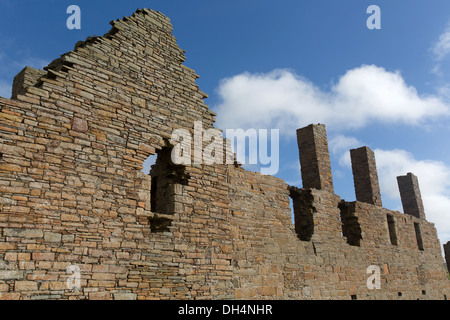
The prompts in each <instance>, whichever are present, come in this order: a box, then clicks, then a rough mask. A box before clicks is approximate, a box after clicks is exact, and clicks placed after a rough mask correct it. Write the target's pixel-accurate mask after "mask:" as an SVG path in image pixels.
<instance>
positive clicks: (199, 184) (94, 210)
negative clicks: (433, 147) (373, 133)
mask: <svg viewBox="0 0 450 320" xmlns="http://www.w3.org/2000/svg"><path fill="white" fill-rule="evenodd" d="M111 24H112V29H111V31H109V32H108V33H107V34H105V35H104V36H102V37H92V38H89V39H88V40H87V41H86V42H82V43H77V45H76V48H75V50H74V51H71V52H69V53H66V54H64V55H62V56H61V57H60V58H58V59H56V60H54V61H53V62H52V63H50V64H49V65H48V66H47V67H46V68H44V69H45V70H36V69H33V68H29V67H26V68H25V69H24V70H22V71H21V72H20V73H19V74H18V75H17V76H16V77H15V79H14V85H13V86H14V87H13V92H12V98H11V99H5V98H0V142H1V144H0V299H14V300H17V299H121V300H123V299H447V297H449V296H450V281H449V280H448V279H447V275H446V270H445V268H444V266H443V258H442V255H441V248H440V243H439V240H438V237H437V233H436V229H435V227H434V225H433V224H432V223H430V222H428V221H427V220H426V219H425V215H424V210H423V205H422V201H421V198H420V191H419V188H418V182H417V178H416V177H415V176H414V175H413V174H407V175H406V176H402V177H399V178H398V182H399V187H400V192H401V197H402V202H403V205H404V210H405V214H402V213H400V212H396V211H391V210H387V209H385V208H383V207H382V204H381V197H380V190H379V185H378V178H377V171H376V164H375V157H374V153H373V152H372V151H371V150H370V149H369V148H367V147H363V148H360V149H355V150H352V151H351V158H352V164H353V173H354V183H355V188H356V198H357V201H355V202H346V201H344V200H341V199H340V197H339V196H337V195H336V194H334V189H333V180H332V176H331V169H330V160H329V154H328V145H327V139H326V132H325V126H323V125H310V126H308V127H306V128H303V129H299V130H298V132H297V136H298V144H299V150H300V161H301V173H302V180H303V188H302V189H298V188H295V187H291V186H289V185H287V184H286V183H285V182H284V181H283V180H281V179H278V178H276V177H273V176H264V175H261V174H259V173H255V172H249V171H246V170H244V169H243V168H241V167H240V166H239V165H238V164H231V165H226V164H223V165H207V164H199V165H188V166H182V165H175V164H173V163H172V162H171V161H170V153H171V148H172V147H173V144H172V143H171V133H172V132H173V130H174V129H179V128H183V129H187V130H190V131H191V132H193V130H194V122H195V121H202V123H203V127H204V129H205V130H206V129H208V128H212V127H213V124H214V121H215V114H214V113H213V112H212V111H210V110H209V109H208V107H207V106H206V105H205V103H204V101H203V99H204V98H205V97H206V96H207V95H206V94H205V93H203V92H202V91H200V90H199V88H198V86H197V85H196V83H195V80H196V79H197V78H198V76H197V75H196V74H195V72H194V71H193V70H191V69H189V68H187V67H186V66H184V65H183V62H184V61H185V57H184V51H183V50H181V49H180V48H179V47H178V46H177V44H176V39H175V38H174V37H173V35H172V33H171V32H172V26H171V23H170V21H169V19H168V18H167V17H165V16H164V15H163V14H161V13H159V12H154V11H151V10H147V9H143V10H138V11H136V12H135V13H134V14H133V15H132V16H131V17H128V18H124V19H122V20H116V21H113V22H111ZM151 155H157V160H156V163H155V164H154V165H153V167H152V169H151V173H150V175H147V174H144V173H143V172H142V171H141V170H142V168H143V163H144V161H145V160H146V159H147V158H148V157H149V156H151ZM291 198H292V200H293V207H294V208H293V209H294V216H295V223H293V222H292V219H291V214H292V212H291V208H290V199H291ZM447 247H450V245H447ZM445 252H446V253H447V257H448V256H449V254H448V250H447V249H446V251H445ZM371 266H372V267H373V266H375V268H378V270H379V275H380V277H379V279H380V283H379V286H378V287H375V288H373V287H370V286H369V285H368V280H369V277H370V276H371V273H368V270H375V273H374V274H375V275H376V269H370V267H371ZM74 267H76V268H78V269H73V268H74ZM71 268H72V269H71ZM73 270H78V271H79V283H78V286H75V287H72V286H70V285H69V283H72V282H71V281H72V280H73V276H74V273H73ZM371 272H372V271H371ZM68 280H70V281H68Z"/></svg>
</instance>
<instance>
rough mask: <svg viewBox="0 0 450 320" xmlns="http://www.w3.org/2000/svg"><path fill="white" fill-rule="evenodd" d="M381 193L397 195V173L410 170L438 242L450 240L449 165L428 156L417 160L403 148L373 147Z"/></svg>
mask: <svg viewBox="0 0 450 320" xmlns="http://www.w3.org/2000/svg"><path fill="white" fill-rule="evenodd" d="M374 152H375V156H376V161H377V169H378V178H379V181H380V188H381V192H382V194H383V196H387V197H389V198H391V199H400V193H399V190H398V185H397V179H396V177H397V176H400V175H405V174H407V173H408V172H412V173H413V174H415V175H416V176H417V177H418V179H419V186H420V191H421V195H422V201H423V204H424V208H425V215H426V218H427V220H428V221H431V222H433V223H435V225H436V228H437V231H438V235H439V238H440V240H441V241H442V242H444V243H445V242H447V241H448V240H450V212H449V210H448V208H450V168H449V167H448V166H446V165H445V164H444V163H442V162H439V161H432V160H417V159H415V157H414V156H413V155H412V154H411V153H409V152H406V151H405V150H380V149H376V150H374Z"/></svg>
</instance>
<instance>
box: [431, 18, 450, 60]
mask: <svg viewBox="0 0 450 320" xmlns="http://www.w3.org/2000/svg"><path fill="white" fill-rule="evenodd" d="M431 50H432V51H433V54H434V55H435V58H436V60H438V61H440V60H443V59H444V58H445V57H446V56H447V55H448V54H449V53H450V24H449V25H448V26H447V28H446V29H445V31H444V32H443V33H442V34H441V35H440V36H439V40H438V41H437V42H436V43H435V44H434V45H433V46H432V48H431Z"/></svg>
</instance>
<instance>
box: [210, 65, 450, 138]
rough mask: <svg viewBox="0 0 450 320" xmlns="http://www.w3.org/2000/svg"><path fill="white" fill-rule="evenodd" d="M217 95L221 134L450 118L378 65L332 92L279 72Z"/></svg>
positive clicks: (237, 79) (225, 85)
mask: <svg viewBox="0 0 450 320" xmlns="http://www.w3.org/2000/svg"><path fill="white" fill-rule="evenodd" d="M218 93H219V95H220V98H221V103H220V104H219V105H218V106H217V107H216V111H217V113H218V117H217V119H218V121H217V126H218V127H219V128H222V129H226V128H277V129H280V130H282V131H283V133H284V134H286V133H287V134H291V135H293V134H294V133H295V129H297V128H299V127H302V126H305V125H308V124H310V123H319V122H320V123H326V124H327V127H329V128H334V129H339V130H342V129H347V128H359V127H362V126H364V125H366V124H367V123H368V122H371V121H383V122H401V123H408V124H418V123H421V122H423V121H425V120H427V119H430V118H434V117H437V116H442V115H448V113H449V108H448V106H447V105H446V104H445V103H444V102H443V101H442V99H440V98H439V97H437V96H424V95H419V94H418V93H417V90H416V89H415V88H414V87H412V86H409V85H407V84H406V83H405V81H404V80H403V78H402V76H401V75H400V73H398V72H389V71H386V70H385V69H384V68H380V67H377V66H374V65H363V66H361V67H359V68H355V69H352V70H349V71H347V73H346V74H344V75H343V76H342V77H341V78H340V79H339V81H338V82H337V83H336V84H335V85H333V86H332V87H331V88H330V90H328V91H325V90H322V89H320V88H318V87H317V86H315V85H314V84H313V83H311V82H310V81H308V80H307V79H305V78H302V77H300V76H298V75H296V74H294V73H293V72H291V71H289V70H285V69H277V70H274V71H272V72H270V73H266V74H250V73H243V74H240V75H237V76H234V77H231V78H227V79H224V80H223V81H222V82H221V83H220V86H219V88H218Z"/></svg>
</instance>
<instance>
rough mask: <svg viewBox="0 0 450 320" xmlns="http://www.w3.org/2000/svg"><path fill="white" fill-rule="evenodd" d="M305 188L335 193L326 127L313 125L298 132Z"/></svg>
mask: <svg viewBox="0 0 450 320" xmlns="http://www.w3.org/2000/svg"><path fill="white" fill-rule="evenodd" d="M297 142H298V148H299V152H300V165H301V173H302V181H303V188H314V189H319V190H327V191H329V192H331V193H334V188H333V178H332V176H331V165H330V155H329V153H328V141H327V132H326V129H325V125H323V124H317V125H314V124H311V125H309V126H307V127H304V128H301V129H298V130H297Z"/></svg>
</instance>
